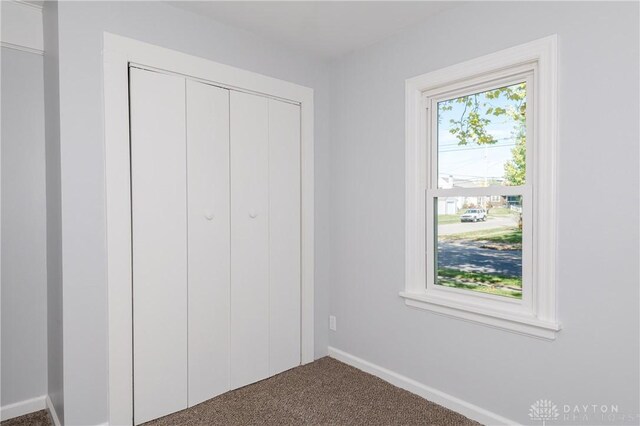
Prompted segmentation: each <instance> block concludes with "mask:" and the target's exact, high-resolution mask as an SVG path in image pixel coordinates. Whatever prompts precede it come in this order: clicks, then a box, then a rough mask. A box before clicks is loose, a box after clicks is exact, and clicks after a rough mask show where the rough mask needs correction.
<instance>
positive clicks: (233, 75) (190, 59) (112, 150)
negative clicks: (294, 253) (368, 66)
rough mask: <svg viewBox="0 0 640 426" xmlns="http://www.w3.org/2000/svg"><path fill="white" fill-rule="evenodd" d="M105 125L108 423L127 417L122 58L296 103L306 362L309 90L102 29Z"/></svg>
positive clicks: (305, 354) (305, 355)
mask: <svg viewBox="0 0 640 426" xmlns="http://www.w3.org/2000/svg"><path fill="white" fill-rule="evenodd" d="M103 60H104V114H105V117H104V125H105V128H104V130H105V173H106V218H107V288H108V301H109V302H108V303H109V423H110V424H113V425H123V424H131V423H132V420H133V375H132V373H133V365H132V361H133V357H132V324H133V323H132V321H133V320H132V315H131V314H132V300H131V291H132V281H131V213H130V212H131V197H130V195H131V191H130V158H129V95H128V93H129V82H128V74H129V64H130V63H134V64H136V65H139V66H144V67H149V68H154V69H158V70H163V71H167V72H171V73H177V74H182V75H185V76H189V77H193V78H195V79H198V80H202V81H207V82H209V83H210V84H214V85H219V86H221V87H226V88H231V89H237V90H242V91H245V92H251V93H256V94H260V95H266V96H270V97H276V98H279V99H283V100H288V101H290V102H294V103H296V104H300V111H301V113H300V114H301V132H300V133H301V135H300V138H301V139H300V143H301V188H302V190H301V192H302V194H301V222H302V225H301V362H302V364H305V363H309V362H312V361H313V354H314V349H313V285H314V283H313V278H314V242H313V241H314V167H313V166H314V159H313V89H310V88H308V87H303V86H299V85H297V84H293V83H289V82H286V81H282V80H278V79H275V78H271V77H266V76H263V75H260V74H256V73H252V72H249V71H246V70H242V69H239V68H234V67H231V66H228V65H224V64H219V63H216V62H213V61H210V60H207V59H204V58H199V57H196V56H191V55H187V54H184V53H180V52H177V51H174V50H169V49H165V48H162V47H158V46H154V45H151V44H147V43H143V42H140V41H137V40H132V39H129V38H125V37H122V36H118V35H114V34H110V33H106V32H105V33H104V49H103Z"/></svg>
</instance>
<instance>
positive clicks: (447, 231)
mask: <svg viewBox="0 0 640 426" xmlns="http://www.w3.org/2000/svg"><path fill="white" fill-rule="evenodd" d="M505 226H506V227H513V226H518V222H516V219H515V218H514V217H511V216H506V217H489V218H487V221H486V222H458V223H447V224H445V225H440V226H438V235H451V234H460V233H462V232H472V231H482V230H484V229H492V228H502V227H505Z"/></svg>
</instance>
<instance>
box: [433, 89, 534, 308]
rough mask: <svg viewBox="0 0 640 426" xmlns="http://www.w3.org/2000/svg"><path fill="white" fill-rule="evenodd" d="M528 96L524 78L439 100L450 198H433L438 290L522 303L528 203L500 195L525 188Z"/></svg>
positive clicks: (442, 171) (442, 173)
mask: <svg viewBox="0 0 640 426" xmlns="http://www.w3.org/2000/svg"><path fill="white" fill-rule="evenodd" d="M526 94H527V87H526V82H525V81H522V82H518V83H516V84H511V85H508V86H504V87H498V88H494V89H491V90H487V91H484V92H480V93H474V94H469V95H466V96H461V97H457V98H452V99H448V100H444V101H440V102H438V103H437V123H438V128H437V168H438V177H437V188H438V189H439V190H447V191H446V194H447V195H448V196H438V197H435V198H434V220H435V223H434V236H435V238H436V241H434V245H435V246H436V250H434V256H435V259H434V260H435V265H436V268H435V271H434V272H435V275H436V277H435V284H436V285H441V286H447V287H454V288H458V289H466V290H471V291H476V292H482V293H489V294H493V295H498V296H505V297H510V298H516V299H521V298H522V261H523V256H522V251H523V244H522V242H523V240H522V230H523V226H524V225H525V224H524V223H523V203H525V202H527V200H523V196H522V194H517V193H515V195H514V192H513V191H505V192H508V194H501V193H500V192H499V191H500V187H524V185H525V184H526V142H527V141H526V139H527V113H526V111H527V96H526ZM433 186H436V185H433ZM468 188H487V189H488V190H487V191H486V193H483V192H482V191H478V190H476V191H475V192H469V191H467V193H466V194H462V192H464V191H460V190H459V189H468ZM469 193H471V194H473V195H472V196H468V194H469ZM523 193H524V191H523ZM440 194H442V192H440ZM449 195H450V196H449Z"/></svg>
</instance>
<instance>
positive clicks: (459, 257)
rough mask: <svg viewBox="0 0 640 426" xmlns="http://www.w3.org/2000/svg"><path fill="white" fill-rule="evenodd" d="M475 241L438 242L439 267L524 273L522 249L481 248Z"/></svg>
mask: <svg viewBox="0 0 640 426" xmlns="http://www.w3.org/2000/svg"><path fill="white" fill-rule="evenodd" d="M480 245H481V244H480V243H477V242H473V241H463V240H458V241H447V242H440V243H438V267H439V268H453V269H460V270H463V271H467V272H484V273H493V274H501V275H508V276H512V277H519V276H521V275H522V251H520V250H491V249H486V248H481V247H480Z"/></svg>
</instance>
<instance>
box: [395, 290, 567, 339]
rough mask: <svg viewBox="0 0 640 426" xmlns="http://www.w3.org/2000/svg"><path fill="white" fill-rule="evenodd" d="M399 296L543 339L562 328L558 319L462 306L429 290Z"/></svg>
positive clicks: (416, 305)
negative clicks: (543, 318) (428, 293)
mask: <svg viewBox="0 0 640 426" xmlns="http://www.w3.org/2000/svg"><path fill="white" fill-rule="evenodd" d="M400 297H402V298H404V299H405V304H406V305H407V306H411V307H413V308H419V309H425V310H428V311H431V312H435V313H437V314H441V315H446V316H450V317H454V318H458V319H462V320H465V321H471V322H475V323H479V324H483V325H486V326H489V327H494V328H500V329H503V330H507V331H511V332H514V333H518V334H523V335H527V336H532V337H537V338H540V339H545V340H555V338H556V334H557V332H558V331H560V324H559V323H552V322H548V321H543V320H540V319H538V318H534V317H520V316H517V315H512V314H505V313H499V312H495V311H491V310H488V309H483V308H481V307H467V306H464V307H463V306H460V305H458V304H455V303H452V302H451V301H449V300H444V299H440V298H438V297H434V296H429V295H427V294H426V293H407V292H400Z"/></svg>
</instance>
